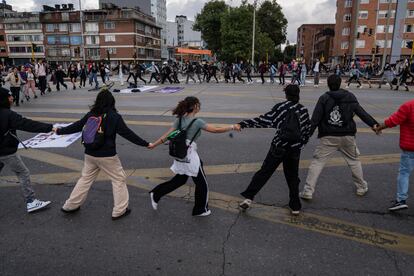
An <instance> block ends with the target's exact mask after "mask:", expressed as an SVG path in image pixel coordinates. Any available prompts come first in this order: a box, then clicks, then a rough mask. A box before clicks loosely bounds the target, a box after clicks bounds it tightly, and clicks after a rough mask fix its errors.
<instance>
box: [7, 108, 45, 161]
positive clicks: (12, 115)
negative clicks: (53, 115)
mask: <svg viewBox="0 0 414 276" xmlns="http://www.w3.org/2000/svg"><path fill="white" fill-rule="evenodd" d="M0 118H1V120H0V156H6V155H10V154H13V153H15V152H16V151H17V146H18V145H19V141H18V140H17V138H16V137H17V136H16V130H22V131H27V132H33V133H47V132H50V131H52V128H53V125H51V124H45V123H41V122H36V121H32V120H29V119H26V118H24V117H23V116H21V115H19V114H17V113H16V112H14V111H12V110H10V109H8V108H0ZM14 136H16V137H14Z"/></svg>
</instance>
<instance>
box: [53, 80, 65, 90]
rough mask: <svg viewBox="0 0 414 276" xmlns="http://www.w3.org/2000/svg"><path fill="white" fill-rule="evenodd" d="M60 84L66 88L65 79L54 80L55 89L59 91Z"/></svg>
mask: <svg viewBox="0 0 414 276" xmlns="http://www.w3.org/2000/svg"><path fill="white" fill-rule="evenodd" d="M60 85H62V86H63V87H65V89H68V86H67V85H66V84H65V81H64V80H63V79H59V80H56V90H57V91H60Z"/></svg>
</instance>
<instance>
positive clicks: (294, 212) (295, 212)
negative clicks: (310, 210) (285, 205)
mask: <svg viewBox="0 0 414 276" xmlns="http://www.w3.org/2000/svg"><path fill="white" fill-rule="evenodd" d="M290 213H291V214H292V215H293V216H299V214H300V211H290Z"/></svg>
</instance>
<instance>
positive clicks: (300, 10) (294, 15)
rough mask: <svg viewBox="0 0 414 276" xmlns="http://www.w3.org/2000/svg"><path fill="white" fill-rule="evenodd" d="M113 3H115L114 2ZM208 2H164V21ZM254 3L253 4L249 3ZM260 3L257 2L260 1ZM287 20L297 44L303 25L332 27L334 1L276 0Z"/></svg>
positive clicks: (92, 1)
mask: <svg viewBox="0 0 414 276" xmlns="http://www.w3.org/2000/svg"><path fill="white" fill-rule="evenodd" d="M114 2H116V0H114ZM206 2H208V0H167V17H168V19H169V20H174V18H175V16H176V15H186V16H187V17H188V18H189V19H194V16H195V15H196V14H197V13H198V12H200V11H201V9H202V7H203V6H204V3H206ZM226 2H227V3H229V4H231V5H238V4H240V2H241V0H226ZM249 2H253V0H249ZM259 2H260V0H259ZM7 3H8V4H11V5H13V6H14V8H15V9H16V10H19V11H31V10H40V9H41V5H44V4H46V5H53V4H59V3H74V4H75V5H76V4H77V3H79V1H59V0H7ZM82 3H83V5H84V7H85V8H97V7H98V0H82ZM278 3H279V4H280V5H281V6H282V8H283V12H284V14H285V16H286V18H287V20H288V39H289V41H291V42H293V43H295V42H296V30H297V28H298V27H299V26H300V25H302V24H306V23H334V22H335V13H336V0H311V1H310V0H278Z"/></svg>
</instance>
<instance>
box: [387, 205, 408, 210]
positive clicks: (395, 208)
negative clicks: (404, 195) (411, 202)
mask: <svg viewBox="0 0 414 276" xmlns="http://www.w3.org/2000/svg"><path fill="white" fill-rule="evenodd" d="M403 209H408V205H400V206H397V207H391V208H388V210H389V211H398V210H403Z"/></svg>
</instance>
